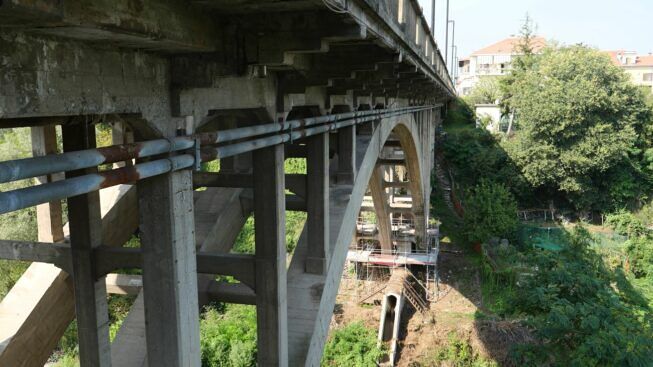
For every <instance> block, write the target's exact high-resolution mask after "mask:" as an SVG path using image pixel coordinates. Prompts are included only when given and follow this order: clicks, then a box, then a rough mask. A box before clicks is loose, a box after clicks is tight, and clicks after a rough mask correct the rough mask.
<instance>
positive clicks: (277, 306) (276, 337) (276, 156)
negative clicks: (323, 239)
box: [253, 145, 288, 367]
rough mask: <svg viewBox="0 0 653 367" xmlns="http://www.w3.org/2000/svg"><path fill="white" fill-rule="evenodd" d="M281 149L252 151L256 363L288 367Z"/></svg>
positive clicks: (282, 154) (275, 147)
mask: <svg viewBox="0 0 653 367" xmlns="http://www.w3.org/2000/svg"><path fill="white" fill-rule="evenodd" d="M283 162H284V148H283V145H275V146H271V147H267V148H263V149H259V150H255V151H254V152H253V166H254V237H255V243H256V253H255V256H256V314H257V337H258V351H257V355H258V365H259V366H280V367H285V366H288V316H287V314H288V306H287V302H286V299H287V288H286V287H287V284H286V283H287V280H286V224H285V210H286V204H285V199H286V196H285V193H284V188H285V182H284V181H285V178H284V171H283Z"/></svg>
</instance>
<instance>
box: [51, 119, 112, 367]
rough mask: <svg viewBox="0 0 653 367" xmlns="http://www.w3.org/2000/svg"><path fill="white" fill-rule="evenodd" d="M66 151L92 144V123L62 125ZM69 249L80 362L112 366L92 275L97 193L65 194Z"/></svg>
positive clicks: (98, 221) (104, 309) (102, 294)
mask: <svg viewBox="0 0 653 367" xmlns="http://www.w3.org/2000/svg"><path fill="white" fill-rule="evenodd" d="M62 132H63V134H62V135H63V146H64V151H65V152H72V151H76V150H82V149H91V148H95V126H93V125H90V124H83V125H82V124H80V125H69V126H64V127H63V128H62ZM92 172H97V167H95V168H89V169H85V170H79V171H73V172H66V178H72V177H77V176H82V175H84V174H89V173H92ZM68 218H69V220H70V253H71V261H72V276H73V284H74V290H75V311H76V312H75V315H76V317H77V335H78V338H79V361H80V365H82V366H98V367H104V366H106V367H109V366H111V349H110V348H111V347H110V343H109V310H108V305H107V298H106V294H107V290H106V285H105V283H104V277H100V278H96V277H95V263H94V261H93V255H92V254H93V249H95V248H97V247H99V246H100V245H101V244H102V217H101V213H100V193H99V192H97V191H96V192H91V193H88V194H84V195H78V196H74V197H71V198H68Z"/></svg>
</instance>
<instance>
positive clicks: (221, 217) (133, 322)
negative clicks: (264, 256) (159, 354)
mask: <svg viewBox="0 0 653 367" xmlns="http://www.w3.org/2000/svg"><path fill="white" fill-rule="evenodd" d="M243 191H247V190H243V189H225V188H207V189H206V190H204V191H195V193H194V202H195V211H194V215H195V241H196V242H195V243H196V245H197V247H198V248H199V249H200V251H206V252H217V253H220V252H228V251H229V250H230V249H231V247H232V246H233V243H234V241H235V240H236V237H238V233H240V229H241V228H242V226H243V225H244V224H245V221H246V220H247V218H248V217H249V215H250V213H251V210H252V209H251V207H247V206H243V203H242V202H241V199H240V195H241V194H242V193H243ZM213 279H214V277H212V276H209V275H204V274H200V275H198V288H199V289H200V290H207V291H208V290H209V289H208V288H207V287H208V284H209V282H208V281H209V280H213ZM200 293H201V294H200V298H199V305H200V307H201V306H204V305H205V304H207V303H208V301H209V298H208V297H207V296H206V294H204V293H202V292H200ZM142 298H143V297H142V292H140V294H139V296H138V297H137V299H136V301H135V303H134V305H132V308H131V309H130V311H129V314H128V316H127V318H126V319H125V321H124V322H123V324H122V325H121V327H120V329H119V330H118V333H117V334H116V338H115V339H114V342H113V344H112V346H111V348H112V349H111V359H112V362H113V365H114V366H123V367H143V366H146V365H147V348H146V336H145V316H144V308H143V299H142Z"/></svg>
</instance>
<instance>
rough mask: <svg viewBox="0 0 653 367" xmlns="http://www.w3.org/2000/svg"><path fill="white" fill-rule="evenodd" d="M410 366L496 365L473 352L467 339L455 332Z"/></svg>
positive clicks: (477, 366)
mask: <svg viewBox="0 0 653 367" xmlns="http://www.w3.org/2000/svg"><path fill="white" fill-rule="evenodd" d="M409 366H410V367H422V366H424V367H426V366H452V367H497V366H498V365H497V364H496V363H495V362H493V361H490V360H487V359H486V358H484V357H482V356H480V355H478V354H477V353H474V351H473V349H472V347H471V345H469V341H468V340H466V339H463V338H461V337H460V336H459V335H458V334H457V333H456V332H451V333H450V334H449V336H448V344H447V345H445V346H443V347H440V348H437V349H435V350H434V351H433V353H432V354H431V355H429V356H426V357H425V358H423V359H422V360H420V361H416V362H411V363H410V364H409Z"/></svg>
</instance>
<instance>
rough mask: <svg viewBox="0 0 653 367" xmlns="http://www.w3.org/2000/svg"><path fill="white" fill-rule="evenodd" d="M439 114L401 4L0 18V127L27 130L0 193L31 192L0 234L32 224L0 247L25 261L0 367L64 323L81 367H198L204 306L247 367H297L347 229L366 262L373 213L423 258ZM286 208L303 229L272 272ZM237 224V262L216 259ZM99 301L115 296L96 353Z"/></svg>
mask: <svg viewBox="0 0 653 367" xmlns="http://www.w3.org/2000/svg"><path fill="white" fill-rule="evenodd" d="M453 95H454V89H453V85H452V82H451V80H450V78H449V77H448V72H447V70H446V67H445V63H444V61H443V59H442V56H441V54H440V52H439V49H438V46H437V44H436V43H435V41H434V40H433V38H432V37H431V36H430V31H429V29H428V26H427V23H426V21H425V19H424V16H423V15H422V13H421V10H420V8H419V5H418V3H417V1H416V0H286V1H279V0H238V1H233V0H195V1H182V0H112V1H104V0H100V1H97V0H93V1H92V0H76V1H73V0H60V1H33V0H5V1H0V128H12V127H30V128H31V132H32V147H33V153H34V158H29V159H25V160H21V161H10V162H2V163H0V182H11V181H17V180H21V179H32V178H35V181H36V184H37V185H34V186H31V187H28V188H25V189H18V190H14V191H6V192H3V193H0V213H8V212H11V211H15V210H20V209H23V208H26V207H30V206H37V216H38V232H39V242H20V241H13V240H12V239H4V240H2V241H0V258H6V259H14V260H27V261H33V263H32V265H31V266H30V267H29V268H28V270H27V271H26V273H25V274H24V275H23V276H22V278H21V279H20V280H19V281H18V283H17V284H16V285H15V286H14V288H13V289H12V290H11V292H10V293H9V294H8V295H7V297H6V298H5V299H4V300H2V303H1V304H0V366H43V364H44V363H45V362H46V361H47V359H48V357H49V356H50V355H51V353H52V350H53V349H54V348H55V346H56V344H57V342H58V340H59V339H60V338H61V336H62V335H63V332H64V331H65V329H66V328H67V327H68V325H69V324H70V322H71V321H72V320H73V319H74V318H76V319H77V323H78V329H79V332H78V334H79V343H80V344H79V347H80V360H81V365H82V366H84V367H85V366H103V367H104V366H110V365H112V364H113V365H114V366H121V367H123V366H145V365H149V366H157V367H159V366H199V365H200V350H199V346H200V343H199V309H200V307H201V306H202V305H204V304H206V303H207V302H210V301H212V300H217V301H222V302H232V303H243V304H252V305H256V310H257V323H258V326H257V332H258V339H257V340H258V365H259V366H300V365H305V366H318V365H319V362H320V358H321V355H322V350H323V347H324V344H325V341H326V338H327V335H328V329H329V322H330V320H331V317H332V314H333V308H334V304H335V297H336V294H337V292H338V286H339V281H340V278H341V274H342V271H343V267H344V263H345V260H346V256H347V250H348V248H349V245H350V243H351V242H352V240H353V238H354V234H355V232H356V219H357V217H358V215H359V212H360V211H361V209H363V210H373V211H374V212H375V214H376V217H377V221H378V229H379V233H378V240H379V244H380V247H381V249H382V250H383V251H386V252H392V251H395V250H396V249H395V246H396V244H394V243H393V240H392V234H391V233H390V232H391V230H392V223H391V222H390V221H391V218H392V217H393V212H401V213H402V214H410V215H411V216H412V218H413V221H414V226H415V231H414V239H413V240H411V245H410V247H411V249H415V250H417V249H420V248H422V247H423V246H424V237H425V234H426V223H427V220H428V212H429V201H428V198H429V194H430V190H431V188H430V171H431V168H432V164H433V148H434V147H433V145H434V132H435V128H436V126H437V124H438V123H439V121H440V116H441V113H442V112H443V110H444V105H445V104H446V102H448V101H449V100H450V99H451V98H452V97H453ZM98 123H109V124H110V125H111V127H112V138H113V142H112V144H113V146H111V147H101V148H96V140H97V139H96V136H95V128H94V125H95V124H98ZM57 129H61V136H62V141H63V151H60V150H59V148H58V144H57V133H56V131H57ZM134 141H136V142H137V143H134ZM290 157H294V158H302V159H305V160H306V163H307V171H306V174H287V173H285V172H284V160H285V159H286V158H290ZM216 159H217V160H219V161H220V170H219V172H202V171H200V169H199V168H200V162H208V161H212V160H216ZM398 166H401V167H403V168H402V170H403V171H404V173H407V174H404V175H403V176H405V177H407V180H402V181H400V182H397V181H396V180H395V179H394V176H395V175H394V174H393V170H394V169H395V168H396V167H398ZM198 188H205V189H201V190H196V189H198ZM395 189H400V190H405V191H406V192H408V193H409V194H408V195H409V197H410V205H409V206H407V207H406V206H404V207H402V208H397V207H395V206H393V205H391V203H390V201H389V197H390V196H391V195H393V192H394V190H395ZM287 192H289V193H287ZM366 192H368V193H369V194H370V196H371V199H372V201H373V205H372V206H369V205H368V206H366V207H364V208H361V206H362V203H363V199H364V196H365V195H366ZM63 199H66V202H67V207H66V208H67V211H68V216H67V218H68V220H69V223H68V224H64V223H63V218H62V200H63ZM370 208H371V209H370ZM286 209H288V210H301V211H306V212H307V221H306V225H305V226H304V229H303V232H302V234H301V236H300V239H299V243H298V245H297V248H296V249H295V250H294V252H293V253H292V254H290V256H289V254H287V251H286V244H285V210H286ZM250 215H253V216H254V219H255V246H256V250H255V254H253V255H244V254H234V253H231V248H232V246H233V243H234V241H235V240H236V237H237V235H238V233H239V231H240V229H241V228H242V226H243V225H244V223H245V221H246V220H247V218H248V217H249V216H250ZM136 232H138V234H139V236H140V239H141V243H142V247H141V248H136V249H134V248H126V247H123V245H124V244H125V243H126V242H127V241H128V240H129V238H130V237H131V236H132V235H133V234H134V233H136ZM288 259H290V260H288ZM124 268H140V269H142V270H143V275H142V277H140V276H126V275H121V274H116V271H118V269H124ZM216 274H219V275H230V276H233V277H234V278H235V279H236V280H237V281H238V282H237V283H225V282H217V281H215V275H216ZM107 292H110V293H120V294H135V295H137V298H136V301H135V303H134V306H133V308H132V310H131V311H130V313H129V315H128V317H127V319H126V320H125V321H124V323H123V325H122V326H121V328H120V330H119V331H118V334H117V336H116V338H115V340H114V342H113V343H110V342H109V333H108V327H109V320H108V314H107V302H106V294H107Z"/></svg>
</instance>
